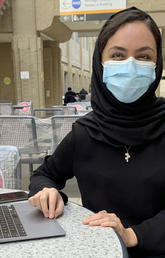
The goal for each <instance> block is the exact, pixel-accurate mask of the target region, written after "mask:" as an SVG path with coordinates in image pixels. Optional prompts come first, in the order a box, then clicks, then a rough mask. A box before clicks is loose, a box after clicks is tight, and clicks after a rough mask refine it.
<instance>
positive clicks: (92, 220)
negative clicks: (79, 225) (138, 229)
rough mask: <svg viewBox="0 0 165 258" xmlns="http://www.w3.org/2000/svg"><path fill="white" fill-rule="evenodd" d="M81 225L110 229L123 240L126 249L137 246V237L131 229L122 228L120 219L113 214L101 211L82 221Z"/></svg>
mask: <svg viewBox="0 0 165 258" xmlns="http://www.w3.org/2000/svg"><path fill="white" fill-rule="evenodd" d="M83 224H88V225H89V226H102V227H112V228H113V229H114V230H115V231H116V232H117V233H118V234H119V235H120V236H121V238H122V239H123V242H124V244H125V245H126V247H133V246H136V245H137V237H136V235H135V233H134V231H133V230H132V228H124V226H123V224H122V223H121V221H120V219H119V218H118V217H117V216H116V214H114V213H108V212H107V211H105V210H103V211H100V212H98V213H96V214H94V215H91V216H89V217H87V218H85V219H84V220H83Z"/></svg>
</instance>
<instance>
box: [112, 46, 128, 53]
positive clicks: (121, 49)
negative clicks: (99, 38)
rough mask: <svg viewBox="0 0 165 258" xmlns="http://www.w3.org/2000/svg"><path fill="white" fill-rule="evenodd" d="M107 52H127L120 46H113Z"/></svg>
mask: <svg viewBox="0 0 165 258" xmlns="http://www.w3.org/2000/svg"><path fill="white" fill-rule="evenodd" d="M109 50H120V51H124V52H127V51H128V50H127V49H126V48H124V47H120V46H113V47H111V48H109Z"/></svg>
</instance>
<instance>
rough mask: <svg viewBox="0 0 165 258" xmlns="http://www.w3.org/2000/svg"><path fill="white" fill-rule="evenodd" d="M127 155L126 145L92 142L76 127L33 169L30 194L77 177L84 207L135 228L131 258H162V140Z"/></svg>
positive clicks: (164, 251) (164, 230) (164, 164)
mask: <svg viewBox="0 0 165 258" xmlns="http://www.w3.org/2000/svg"><path fill="white" fill-rule="evenodd" d="M127 147H128V146H127ZM125 152H126V148H125V146H121V147H120V148H116V147H113V146H110V145H108V144H105V143H102V142H99V141H96V140H94V139H92V138H91V137H90V136H89V135H88V133H87V131H86V129H85V127H83V126H82V125H80V124H75V125H74V127H73V130H72V132H70V133H69V134H68V135H67V136H66V137H65V139H64V140H63V141H62V142H61V144H60V145H59V146H58V148H57V149H56V151H55V153H54V154H53V155H52V156H47V157H46V159H45V162H44V163H43V165H41V166H40V167H39V168H38V169H37V170H36V171H34V173H33V175H32V177H31V184H30V194H29V195H30V196H32V195H34V194H35V193H36V192H38V191H39V190H41V189H43V188H44V187H56V188H57V189H58V190H61V189H63V187H64V186H65V182H66V180H67V179H70V178H72V177H74V176H75V177H76V179H77V182H78V186H79V189H80V192H81V197H82V203H83V206H84V207H86V208H88V209H90V210H92V211H93V212H98V211H100V210H107V211H108V212H112V213H116V215H117V216H118V217H119V218H120V219H121V221H122V223H123V225H124V226H125V227H132V228H133V230H134V232H135V233H136V235H137V238H138V246H137V247H134V248H130V249H129V251H130V253H131V254H132V257H140V258H141V257H142V254H148V255H149V254H151V255H161V257H165V137H161V138H160V139H158V140H157V141H154V142H152V143H151V144H149V145H146V146H139V147H134V146H131V147H130V148H129V153H130V156H131V157H130V159H129V162H126V160H125ZM136 254H138V256H136Z"/></svg>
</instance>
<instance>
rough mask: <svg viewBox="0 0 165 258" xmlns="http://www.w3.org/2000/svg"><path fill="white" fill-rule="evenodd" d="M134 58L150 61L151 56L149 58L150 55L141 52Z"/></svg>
mask: <svg viewBox="0 0 165 258" xmlns="http://www.w3.org/2000/svg"><path fill="white" fill-rule="evenodd" d="M136 59H138V60H144V61H150V60H151V59H152V58H151V56H150V55H147V54H143V55H139V56H138V57H137V58H136Z"/></svg>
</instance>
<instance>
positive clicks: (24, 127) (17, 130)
mask: <svg viewBox="0 0 165 258" xmlns="http://www.w3.org/2000/svg"><path fill="white" fill-rule="evenodd" d="M0 144H1V145H13V146H16V147H17V148H18V149H19V152H20V155H21V163H27V164H29V168H30V172H32V171H33V164H40V163H42V161H43V158H44V157H45V156H46V155H47V154H48V147H47V146H46V147H45V146H39V144H38V139H37V130H36V123H35V118H34V117H32V116H0Z"/></svg>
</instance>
